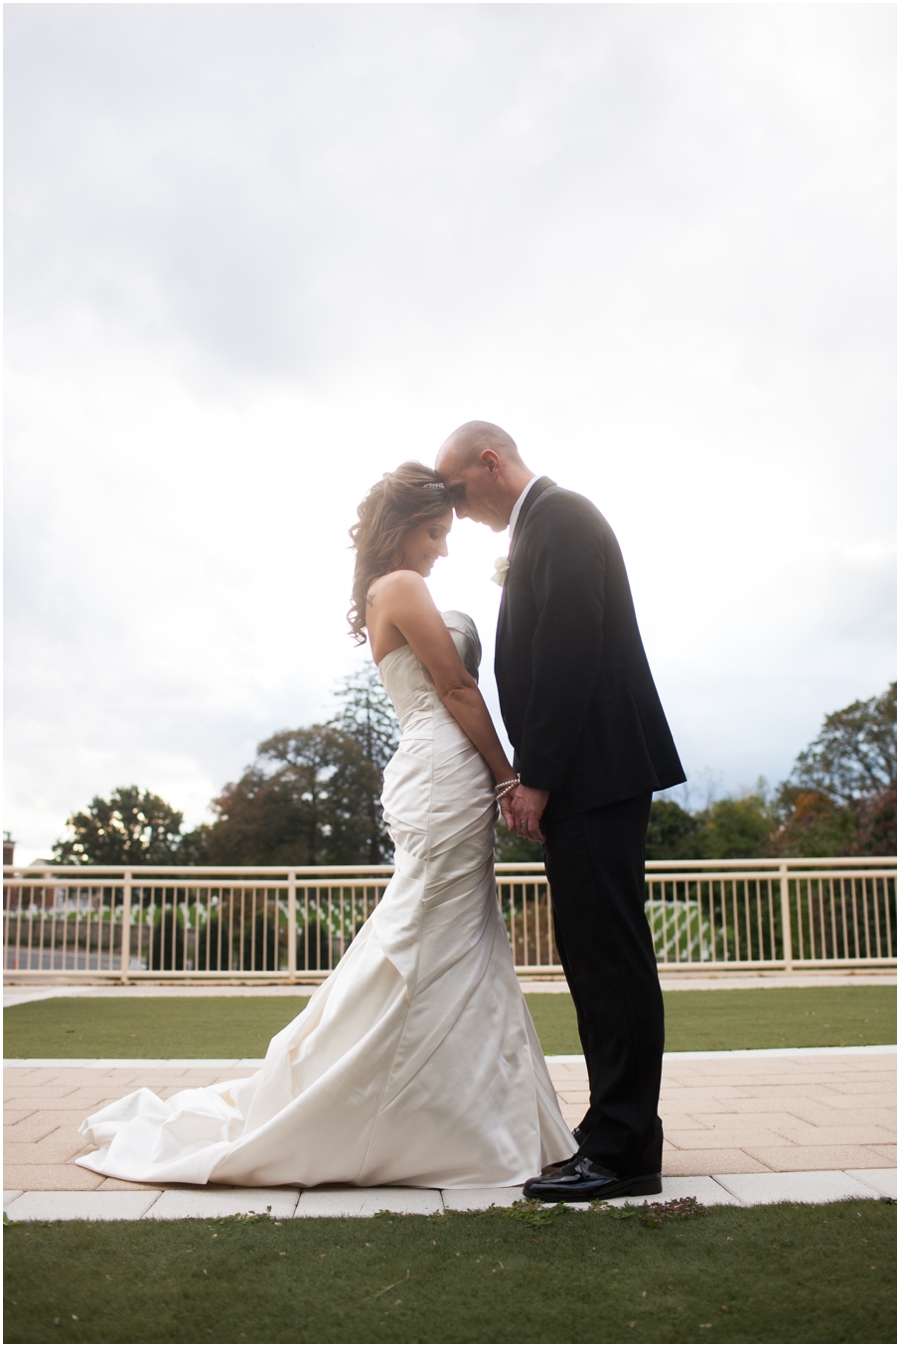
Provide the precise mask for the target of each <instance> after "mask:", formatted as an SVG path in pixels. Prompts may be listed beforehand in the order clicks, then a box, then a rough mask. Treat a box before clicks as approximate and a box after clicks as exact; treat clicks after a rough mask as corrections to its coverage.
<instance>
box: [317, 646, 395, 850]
mask: <svg viewBox="0 0 900 1347" xmlns="http://www.w3.org/2000/svg"><path fill="white" fill-rule="evenodd" d="M336 695H337V697H338V700H339V702H340V710H339V711H338V713H337V715H336V716H334V717H333V718H332V719H331V720H330V721H329V722H328V724H329V725H331V726H334V727H336V728H337V729H340V730H342V731H343V732H344V734H349V735H350V736H351V738H353V739H355V740H356V742H357V744H359V747H360V749H361V750H362V753H363V756H364V758H365V759H366V761H367V762H369V763H371V765H372V767H373V768H374V771H373V772H372V774H371V777H370V782H371V786H370V790H369V793H368V795H367V798H366V802H365V813H366V821H367V825H368V833H369V843H368V855H367V856H366V857H365V860H366V862H367V863H368V864H370V865H379V864H381V863H382V862H384V861H388V860H390V859H391V856H392V855H393V848H392V847H391V840H390V837H389V836H388V832H387V828H386V827H385V824H384V815H383V813H382V809H381V778H382V774H383V772H384V769H385V767H386V766H387V764H388V762H389V761H390V760H391V758H392V757H393V755H394V754H395V753H396V751H397V744H398V742H399V738H400V726H399V724H398V723H397V717H396V714H395V713H394V708H393V706H392V705H391V702H390V699H389V697H388V695H387V693H386V692H385V690H384V684H383V683H382V681H381V676H380V674H379V673H378V670H377V669H376V668H375V666H374V664H366V665H365V666H364V667H363V668H361V669H359V670H358V671H357V672H356V673H353V674H349V675H348V676H347V677H346V678H344V679H342V680H341V682H340V683H339V684H338V691H337V694H336Z"/></svg>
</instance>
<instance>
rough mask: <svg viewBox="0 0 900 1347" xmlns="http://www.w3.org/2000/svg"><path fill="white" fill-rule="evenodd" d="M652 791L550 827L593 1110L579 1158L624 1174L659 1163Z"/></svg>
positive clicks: (559, 940) (567, 965) (556, 903)
mask: <svg viewBox="0 0 900 1347" xmlns="http://www.w3.org/2000/svg"><path fill="white" fill-rule="evenodd" d="M651 799H652V792H650V791H648V792H646V793H645V794H643V795H638V796H635V797H633V798H631V799H628V800H618V801H616V802H615V803H613V804H608V805H604V806H602V807H601V808H599V809H591V810H588V811H586V812H584V813H580V814H571V815H568V816H567V817H566V818H562V819H559V820H554V821H550V822H549V823H548V824H546V825H545V828H544V833H545V836H546V839H547V840H546V843H545V845H544V861H545V864H546V868H547V878H548V879H549V881H550V888H551V891H552V899H553V924H554V931H555V935H556V947H557V949H558V950H559V957H560V960H561V962H562V966H563V968H564V970H565V974H566V979H567V981H568V983H569V988H570V990H571V993H572V999H573V1000H574V1002H575V1010H576V1013H577V1016H578V1032H579V1034H580V1036H581V1042H582V1046H583V1048H584V1055H585V1060H586V1062H587V1069H588V1078H589V1081H590V1090H591V1102H590V1108H589V1109H588V1112H587V1114H586V1115H585V1118H584V1121H583V1122H582V1124H581V1126H582V1129H583V1130H584V1132H585V1133H586V1135H585V1138H584V1140H583V1141H582V1144H581V1146H580V1150H579V1153H580V1154H581V1155H585V1156H587V1157H589V1158H590V1159H591V1160H594V1161H596V1162H597V1163H598V1164H600V1165H603V1166H604V1167H605V1168H607V1169H611V1170H613V1171H614V1172H615V1173H617V1174H622V1175H629V1174H635V1175H637V1174H657V1173H659V1171H660V1167H661V1164H662V1123H661V1121H660V1119H659V1113H658V1110H659V1087H660V1080H661V1076H662V1054H663V1047H664V1044H665V1020H664V1010H663V998H662V991H661V989H660V985H659V974H658V972H657V967H656V958H655V955H654V951H653V940H652V937H651V934H650V926H649V924H648V922H647V918H646V915H645V913H644V848H645V842H646V836H647V823H648V820H649V817H650V801H651Z"/></svg>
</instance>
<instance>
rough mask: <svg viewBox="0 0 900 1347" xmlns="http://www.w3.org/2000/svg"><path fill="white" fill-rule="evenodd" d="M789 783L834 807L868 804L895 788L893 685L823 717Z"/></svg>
mask: <svg viewBox="0 0 900 1347" xmlns="http://www.w3.org/2000/svg"><path fill="white" fill-rule="evenodd" d="M790 780H791V783H792V784H793V785H795V786H798V787H801V788H803V789H805V790H816V791H820V792H821V793H822V794H823V795H827V796H828V797H829V799H831V800H833V801H834V802H835V803H836V804H844V805H848V804H853V803H854V802H855V801H857V800H871V799H873V798H875V797H877V796H879V795H882V794H883V793H884V792H885V791H886V790H890V789H892V788H893V789H894V790H896V788H897V684H896V683H891V685H890V686H889V688H888V690H887V692H884V693H882V695H881V696H880V697H870V698H869V700H868V701H865V702H852V703H851V705H850V706H845V707H844V709H843V711H834V712H833V713H832V714H831V715H830V716H826V717H825V724H824V725H823V726H822V729H821V732H820V733H819V735H818V737H817V738H815V739H814V740H813V742H812V743H811V744H810V746H809V748H806V749H804V750H803V752H802V753H801V754H800V755H799V756H798V758H797V761H796V762H795V764H794V770H793V772H792V773H791V777H790Z"/></svg>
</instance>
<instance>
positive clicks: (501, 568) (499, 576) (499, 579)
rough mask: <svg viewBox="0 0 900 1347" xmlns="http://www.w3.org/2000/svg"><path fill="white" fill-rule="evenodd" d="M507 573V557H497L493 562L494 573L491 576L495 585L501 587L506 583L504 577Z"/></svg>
mask: <svg viewBox="0 0 900 1347" xmlns="http://www.w3.org/2000/svg"><path fill="white" fill-rule="evenodd" d="M508 575H509V557H498V558H497V560H496V561H495V562H494V574H493V575H492V576H491V579H492V580H493V582H494V584H495V585H499V586H500V588H501V589H502V588H503V586H504V585H505V584H506V577H507V576H508Z"/></svg>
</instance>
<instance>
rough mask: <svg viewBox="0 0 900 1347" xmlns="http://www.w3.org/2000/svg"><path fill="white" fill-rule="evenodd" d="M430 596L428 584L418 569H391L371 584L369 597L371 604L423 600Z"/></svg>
mask: <svg viewBox="0 0 900 1347" xmlns="http://www.w3.org/2000/svg"><path fill="white" fill-rule="evenodd" d="M423 598H429V599H430V595H429V593H428V586H427V585H426V584H425V581H424V580H423V579H422V577H421V575H420V574H419V572H418V571H406V570H399V571H390V572H389V573H388V574H387V575H380V576H379V577H378V579H377V580H373V581H372V583H371V584H370V585H369V592H368V595H367V599H368V602H369V605H370V606H371V605H372V603H373V602H374V601H376V600H377V601H379V602H380V603H391V604H396V603H410V602H421V601H422V599H423Z"/></svg>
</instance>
